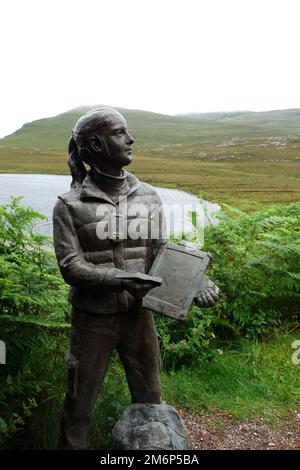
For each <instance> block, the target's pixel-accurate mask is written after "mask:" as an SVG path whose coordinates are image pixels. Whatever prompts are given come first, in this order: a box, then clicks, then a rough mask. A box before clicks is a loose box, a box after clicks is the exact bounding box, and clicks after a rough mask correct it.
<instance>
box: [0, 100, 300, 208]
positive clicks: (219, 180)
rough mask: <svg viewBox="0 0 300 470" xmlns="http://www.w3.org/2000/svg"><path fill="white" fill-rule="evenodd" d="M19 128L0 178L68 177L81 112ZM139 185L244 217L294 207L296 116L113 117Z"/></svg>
mask: <svg viewBox="0 0 300 470" xmlns="http://www.w3.org/2000/svg"><path fill="white" fill-rule="evenodd" d="M91 108H92V107H81V108H76V109H73V110H70V111H68V112H66V113H63V114H60V115H58V116H55V117H52V118H47V119H41V120H38V121H34V122H32V123H27V124H25V125H24V126H23V127H22V128H21V129H19V130H17V131H16V132H15V133H13V134H11V135H10V136H7V137H6V138H5V139H2V140H1V141H0V172H1V173H44V174H45V173H49V174H68V173H69V169H68V165H67V144H68V140H69V136H70V133H71V129H72V127H73V126H74V124H75V122H76V120H77V119H78V117H79V116H80V115H81V114H83V113H84V112H85V111H86V110H87V109H91ZM120 111H121V112H122V114H124V115H125V117H126V119H127V121H128V126H129V129H130V132H131V133H132V134H133V136H134V138H135V144H134V147H133V149H134V154H133V157H134V158H133V162H132V164H131V165H130V171H132V172H133V173H135V174H136V175H137V176H138V177H139V178H141V179H142V180H143V181H145V182H148V183H150V184H156V185H160V186H164V187H170V188H178V189H183V190H186V191H189V192H191V193H193V194H195V195H199V194H202V195H204V196H205V197H206V198H207V199H209V200H211V201H215V202H221V201H222V202H227V203H229V204H232V205H234V206H236V207H240V208H246V209H249V208H250V209H251V208H253V207H255V204H256V203H262V204H272V203H286V202H291V201H298V200H299V199H300V110H298V109H295V110H294V109H292V110H283V111H269V112H264V113H254V112H248V111H245V112H232V113H208V114H191V115H181V116H167V115H163V114H157V113H150V112H146V111H138V110H128V109H120Z"/></svg>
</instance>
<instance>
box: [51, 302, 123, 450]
mask: <svg viewBox="0 0 300 470" xmlns="http://www.w3.org/2000/svg"><path fill="white" fill-rule="evenodd" d="M116 331H117V328H116V324H115V316H114V315H112V316H111V315H93V314H89V313H87V312H83V311H80V310H78V309H73V315H72V330H71V341H70V349H69V351H68V352H67V354H66V358H65V359H66V366H67V369H68V375H67V390H66V396H65V401H64V405H63V412H62V417H61V426H60V437H59V443H58V447H59V448H60V449H86V448H87V447H88V442H87V436H88V431H89V425H90V417H91V412H92V409H93V406H94V404H95V401H96V398H97V394H98V391H99V389H100V386H101V384H102V381H103V378H104V375H105V373H106V370H107V366H108V362H109V358H110V356H111V353H112V350H113V348H114V347H115V344H116V337H115V332H116Z"/></svg>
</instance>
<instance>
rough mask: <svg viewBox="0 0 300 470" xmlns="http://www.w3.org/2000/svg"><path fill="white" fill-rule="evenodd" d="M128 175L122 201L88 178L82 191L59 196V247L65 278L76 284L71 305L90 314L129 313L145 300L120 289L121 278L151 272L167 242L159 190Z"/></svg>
mask: <svg viewBox="0 0 300 470" xmlns="http://www.w3.org/2000/svg"><path fill="white" fill-rule="evenodd" d="M126 175H127V179H128V182H129V190H128V191H127V193H126V194H125V195H124V196H122V198H120V199H119V201H118V202H117V203H115V202H114V201H113V200H112V199H111V198H110V197H109V196H108V195H107V194H106V193H105V192H104V191H102V190H101V189H100V188H99V187H98V186H97V185H96V184H95V183H94V181H93V180H92V178H91V177H90V175H89V174H88V175H87V176H86V178H85V179H84V181H83V183H82V186H80V188H78V189H72V190H71V191H69V192H68V193H65V194H63V195H61V196H59V197H58V200H57V202H56V205H55V207H54V211H53V231H54V247H55V253H56V257H57V261H58V265H59V268H60V271H61V274H62V276H63V278H64V280H65V282H66V283H68V284H69V285H70V286H71V287H70V291H69V301H70V303H71V304H72V305H74V306H76V307H78V308H80V309H82V310H85V311H88V312H91V313H101V314H113V313H118V312H126V311H128V310H129V309H131V308H133V307H134V306H135V304H136V303H138V302H140V301H138V300H136V299H135V298H134V297H133V296H132V295H131V294H130V293H128V292H127V291H125V290H122V289H121V288H120V282H119V281H116V274H117V273H118V272H122V271H126V272H130V273H132V272H142V273H147V272H148V271H149V269H150V267H151V265H152V263H153V261H154V259H155V257H156V254H157V252H158V250H159V248H160V246H161V245H162V244H163V243H165V242H166V237H165V225H164V218H163V214H162V205H161V201H160V198H159V196H158V194H157V192H156V190H155V189H154V188H153V187H152V186H150V185H148V184H145V183H142V182H140V181H139V180H138V179H137V178H136V177H135V176H134V175H132V174H131V173H129V172H126ZM159 214H160V215H159ZM149 234H151V235H152V237H151V236H150V235H149Z"/></svg>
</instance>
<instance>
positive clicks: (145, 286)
mask: <svg viewBox="0 0 300 470" xmlns="http://www.w3.org/2000/svg"><path fill="white" fill-rule="evenodd" d="M122 286H123V289H125V290H127V291H128V292H129V293H130V294H131V295H133V296H134V297H137V298H138V299H141V298H142V297H144V296H145V295H146V294H148V292H149V290H150V289H153V288H154V287H156V286H154V285H153V284H152V283H151V282H147V281H145V282H141V281H138V282H136V281H133V280H129V279H122Z"/></svg>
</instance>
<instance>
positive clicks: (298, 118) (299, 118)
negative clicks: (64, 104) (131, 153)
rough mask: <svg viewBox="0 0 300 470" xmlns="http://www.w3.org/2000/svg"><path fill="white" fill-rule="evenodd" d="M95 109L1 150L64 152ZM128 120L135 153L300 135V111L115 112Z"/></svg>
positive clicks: (20, 135) (42, 127)
mask: <svg viewBox="0 0 300 470" xmlns="http://www.w3.org/2000/svg"><path fill="white" fill-rule="evenodd" d="M94 107H95V106H90V107H89V106H84V107H79V108H75V109H72V110H70V111H67V112H65V113H62V114H59V115H57V116H54V117H51V118H46V119H40V120H37V121H33V122H29V123H26V124H24V125H23V127H22V128H20V129H18V130H17V131H16V132H14V133H13V134H11V135H9V136H7V137H5V138H4V139H0V146H4V147H10V148H11V147H21V148H34V149H41V150H46V149H47V150H50V149H53V150H63V149H66V146H67V143H68V139H69V136H70V132H71V129H72V127H73V126H74V124H75V122H76V120H77V119H78V118H79V116H80V115H81V114H83V113H84V112H85V111H87V110H88V109H92V108H94ZM118 109H119V111H120V112H121V113H122V114H124V116H125V117H126V119H127V122H128V126H129V128H130V130H131V132H132V134H133V135H134V138H135V148H136V149H144V150H145V149H147V150H153V149H155V148H156V147H163V146H166V145H176V144H181V145H186V144H197V143H199V144H201V143H203V144H204V143H216V144H218V143H221V142H222V140H224V139H230V138H232V137H242V138H255V137H258V138H260V137H270V136H274V135H276V136H283V135H287V134H299V133H300V109H295V110H293V109H292V110H282V111H268V112H258V113H255V112H249V111H245V112H232V113H205V114H188V115H178V116H168V115H164V114H158V113H151V112H147V111H139V110H130V109H122V108H118Z"/></svg>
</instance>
